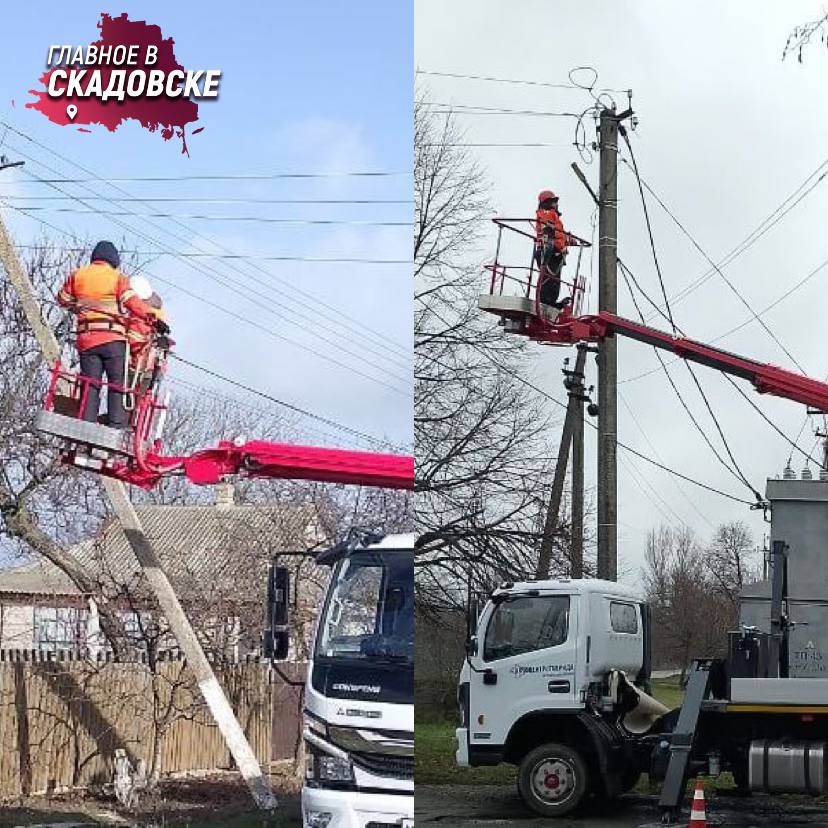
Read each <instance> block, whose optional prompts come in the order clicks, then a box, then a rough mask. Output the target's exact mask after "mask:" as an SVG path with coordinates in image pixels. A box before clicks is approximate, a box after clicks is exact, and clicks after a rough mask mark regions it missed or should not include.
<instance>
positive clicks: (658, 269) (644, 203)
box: [619, 127, 762, 501]
mask: <svg viewBox="0 0 828 828" xmlns="http://www.w3.org/2000/svg"><path fill="white" fill-rule="evenodd" d="M619 131H620V133H621V136H622V137H623V139H624V143H625V144H626V145H627V149H628V150H629V153H630V158H631V159H632V168H633V172H634V174H635V179H636V182H637V183H638V191H639V194H640V196H641V206H642V208H643V210H644V221H645V223H646V226H647V235H648V237H649V240H650V251H651V252H652V256H653V263H654V264H655V269H656V273H657V274H658V282H659V285H660V286H661V294H662V298H663V299H664V307H665V310H666V312H667V317H668V319H669V320H670V326H671V327H672V329H673V334H675V333H676V331H677V327H676V323H675V320H674V319H673V312H672V309H671V308H670V300H669V299H668V298H667V290H666V288H665V286H664V277H663V275H662V273H661V264H660V262H659V258H658V251H657V250H656V246H655V238H654V237H653V228H652V224H651V222H650V213H649V210H648V208H647V199H646V197H645V195H644V187H643V185H642V182H641V176H640V174H639V171H638V163H637V161H636V159H635V153H634V152H633V148H632V145H631V144H630V140H629V137H628V136H627V131H626V129H624V128H623V127H620V129H619ZM623 272H624V271H623V270H622V273H623ZM627 287H628V289H629V290H630V294H631V295H632V296H633V302H634V304H635V307H636V310H637V311H638V313H639V316H640V317H641V321H642V323H644V314H643V313H642V312H641V309H640V307H639V306H638V302H637V301H636V300H635V296H634V294H633V293H632V287H631V286H630V285H629V283H627ZM657 356H658V361H659V362H660V363H661V367H662V368H663V369H664V373H665V374H666V375H667V378H668V380H669V381H670V385H671V386H672V388H673V390H674V391H675V392H676V394H677V395H678V397H679V400H680V401H681V402H682V405H683V406H684V409H685V411H686V412H687V414H688V416H689V417H690V419H691V420H692V422H693V424H694V425H696V427H697V428H698V430H699V433H700V434H701V435H702V436H703V437H704V439H705V441H706V442H707V444H708V446H710V448H711V450H712V451H713V452H714V454H715V455H716V457H717V459H718V460H719V462H721V463H722V464H723V465H725V468H728V469H729V467H728V466H727V464H725V463H724V460H723V458H722V457H721V456H720V455H719V453H718V452H717V451H716V450H715V449H714V448H713V444H712V443H711V442H710V440H709V439H708V438H707V435H706V433H705V432H704V431H703V429H701V427H700V426H699V424H698V423H697V422H696V420H695V418H694V417H693V416H692V414H691V413H690V409H689V407H688V406H687V405H686V404H685V403H684V400H683V399H682V397H681V395H680V394H679V392H678V388H677V387H676V385H675V383H674V382H673V380H672V378H671V377H670V373H669V371H668V370H667V366H666V365H665V363H664V358H663V357H662V355H661V354H660V353H657ZM684 364H685V366H686V367H687V370H688V371H689V372H690V376H691V377H692V378H693V383H694V384H695V386H696V388H697V390H698V392H699V394H700V395H701V398H702V400H703V401H704V405H705V408H706V409H707V412H708V414H709V415H710V419H711V420H712V421H713V424H714V425H715V427H716V431H717V432H718V434H719V438H720V439H721V441H722V445H723V446H724V448H725V451H726V452H727V455H728V457H729V458H730V462H731V463H732V465H733V468H732V470H731V471H735V473H736V475H737V479H741V481H742V482H743V483H744V485H745V486H746V487H747V488H748V489H749V490H750V491H751V492H752V493H753V494H754V496H755V497H756V500H757V501H761V500H762V496H761V495H760V494H759V492H758V491H757V490H756V489H755V488H754V487H753V486H752V485H751V484H750V482H749V481H748V479H747V477H746V476H745V474H744V472H743V471H742V469H741V468H740V466H739V463H738V462H737V461H736V458H735V457H734V455H733V451H732V450H731V448H730V444H729V443H728V440H727V438H726V437H725V434H724V430H723V429H722V426H721V424H720V422H719V418H718V417H717V416H716V414H715V412H714V411H713V407H712V406H711V405H710V400H709V399H708V397H707V394H706V393H705V392H704V389H703V388H702V386H701V382H700V381H699V378H698V377H697V376H696V372H695V371H694V370H693V366H692V365H690V363H689V362H688V361H687V360H684Z"/></svg>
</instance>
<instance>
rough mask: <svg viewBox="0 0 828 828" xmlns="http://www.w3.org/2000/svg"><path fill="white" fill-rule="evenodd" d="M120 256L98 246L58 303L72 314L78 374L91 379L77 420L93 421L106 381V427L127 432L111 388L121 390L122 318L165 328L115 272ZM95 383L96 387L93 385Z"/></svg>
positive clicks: (105, 244)
mask: <svg viewBox="0 0 828 828" xmlns="http://www.w3.org/2000/svg"><path fill="white" fill-rule="evenodd" d="M120 265H121V257H120V256H119V255H118V251H117V249H116V248H115V245H114V244H112V242H110V241H101V242H98V243H97V244H96V245H95V249H94V250H93V251H92V256H91V259H90V263H89V264H88V265H86V266H85V267H81V268H78V269H77V270H75V271H73V272H72V273H71V274H70V275H69V278H68V279H67V280H66V282H65V283H64V285H63V287H62V288H61V290H60V292H59V293H58V297H57V298H58V302H59V303H60V304H61V305H62V306H63V307H66V308H69V309H70V310H72V311H73V312H74V313H75V314H76V315H77V347H78V352H79V355H80V373H81V375H82V376H84V377H88V378H90V379H92V380H93V382H92V383H90V384H89V392H88V396H87V399H86V404H85V406H84V410H83V411H82V412H81V418H82V419H84V420H87V421H88V422H97V419H98V407H99V404H100V382H101V380H102V378H103V377H104V376H106V381H107V386H108V388H107V425H109V426H110V427H112V428H126V427H127V426H128V419H127V413H126V409H125V408H124V395H123V393H122V392H121V391H118V390H115V389H114V388H113V387H112V386H113V385H118V386H125V385H126V380H127V376H126V371H127V325H126V322H127V319H128V317H129V315H130V314H134V315H135V316H137V317H138V318H139V319H143V320H145V321H147V322H149V323H151V324H155V325H156V327H159V326H161V325H163V326H164V328H166V329H167V331H168V330H169V328H167V326H166V325H165V324H164V323H163V322H160V321H158V320H156V318H155V316H154V315H153V314H152V311H151V308H150V307H149V306H148V305H147V304H146V303H145V302H143V301H141V299H139V298H138V296H136V294H135V291H133V290H132V288H130V286H129V279H128V278H127V277H126V276H125V275H124V274H123V273H121V271H120V269H119V268H120ZM96 383H98V384H96Z"/></svg>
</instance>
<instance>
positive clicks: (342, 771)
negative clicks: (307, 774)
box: [316, 754, 354, 782]
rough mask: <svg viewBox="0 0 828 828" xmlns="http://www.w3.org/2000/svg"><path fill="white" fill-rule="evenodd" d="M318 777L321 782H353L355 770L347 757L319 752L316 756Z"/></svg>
mask: <svg viewBox="0 0 828 828" xmlns="http://www.w3.org/2000/svg"><path fill="white" fill-rule="evenodd" d="M316 778H317V779H319V781H320V782H353V781H354V770H353V767H352V765H351V763H350V761H348V760H347V759H339V758H338V757H336V756H325V754H318V755H317V757H316Z"/></svg>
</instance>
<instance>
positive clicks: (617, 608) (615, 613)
mask: <svg viewBox="0 0 828 828" xmlns="http://www.w3.org/2000/svg"><path fill="white" fill-rule="evenodd" d="M610 626H611V627H612V631H613V632H617V633H632V634H633V635H634V634H635V633H637V632H638V613H637V612H636V611H635V604H624V603H621V601H610Z"/></svg>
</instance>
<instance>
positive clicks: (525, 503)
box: [414, 102, 564, 606]
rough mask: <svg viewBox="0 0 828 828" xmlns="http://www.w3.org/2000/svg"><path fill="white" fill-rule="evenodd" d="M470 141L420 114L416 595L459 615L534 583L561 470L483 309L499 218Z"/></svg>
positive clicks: (517, 365) (515, 357)
mask: <svg viewBox="0 0 828 828" xmlns="http://www.w3.org/2000/svg"><path fill="white" fill-rule="evenodd" d="M460 139H461V136H460V135H459V134H458V131H457V129H456V127H455V124H454V121H453V120H452V118H451V116H450V115H449V116H446V117H445V118H440V117H438V116H436V115H434V114H432V113H431V112H429V110H428V108H427V106H426V105H425V104H423V103H422V102H419V103H417V104H416V105H415V165H414V190H415V205H416V221H415V237H414V255H415V320H414V327H415V343H414V344H415V411H414V424H415V441H416V449H415V453H416V489H417V521H418V528H419V529H420V531H421V533H422V539H423V547H422V551H421V554H420V555H419V557H418V559H417V567H418V589H419V591H420V596H421V599H422V600H424V601H429V602H432V603H434V604H436V605H454V606H456V605H457V604H458V603H461V602H462V600H463V595H464V594H465V591H466V588H467V582H468V581H469V579H471V580H472V581H474V583H475V586H476V588H480V589H485V588H487V587H490V586H492V585H493V584H494V583H497V582H498V581H502V580H505V579H513V578H519V577H530V576H531V573H532V572H534V569H535V561H536V556H537V547H538V544H539V539H540V534H541V530H542V523H541V521H542V514H543V510H544V505H545V502H546V497H547V480H548V479H549V478H551V475H550V474H549V471H550V468H551V466H552V462H553V461H552V460H551V458H550V454H551V452H550V446H549V445H548V437H549V436H550V434H549V430H550V425H551V424H550V421H549V419H550V418H549V417H548V415H547V414H546V413H545V412H544V410H543V408H542V406H541V404H540V401H539V397H538V395H536V394H534V393H533V392H532V391H531V390H530V389H529V388H528V387H527V385H526V384H525V383H522V382H521V381H520V379H521V374H522V370H523V368H522V365H521V361H522V360H523V359H525V351H524V344H523V343H522V342H521V341H519V340H517V339H516V338H508V337H505V336H504V335H503V334H502V332H501V331H500V329H499V328H498V327H497V326H496V325H494V324H491V323H490V322H489V321H487V320H486V319H484V318H483V316H484V315H483V314H481V313H480V312H479V311H478V309H477V299H478V294H479V293H480V279H481V269H480V264H479V252H478V249H477V245H478V242H480V241H481V239H482V236H483V233H484V232H485V231H486V229H487V219H488V213H489V208H488V203H487V196H486V192H487V190H486V183H485V180H484V176H483V174H482V171H481V169H480V168H479V166H478V165H477V164H476V163H475V162H474V161H473V160H472V159H471V157H470V156H469V155H468V153H467V151H466V150H465V149H464V148H463V147H462V145H461V144H462V141H461V140H460ZM561 534H562V536H563V534H564V532H563V528H562V532H561ZM554 563H558V564H559V565H560V564H562V561H561V560H559V561H557V562H554ZM554 563H553V571H554ZM559 568H560V566H559V567H558V569H559Z"/></svg>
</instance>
